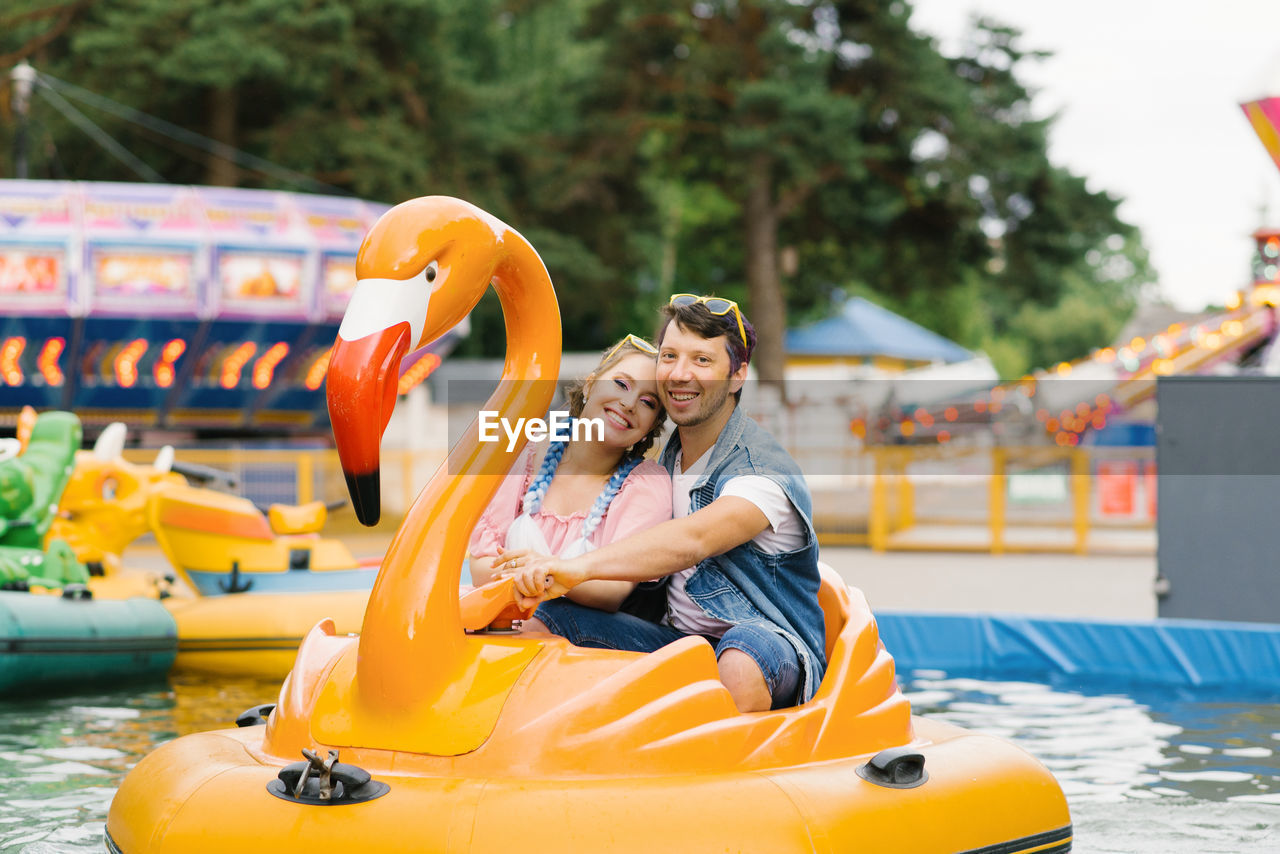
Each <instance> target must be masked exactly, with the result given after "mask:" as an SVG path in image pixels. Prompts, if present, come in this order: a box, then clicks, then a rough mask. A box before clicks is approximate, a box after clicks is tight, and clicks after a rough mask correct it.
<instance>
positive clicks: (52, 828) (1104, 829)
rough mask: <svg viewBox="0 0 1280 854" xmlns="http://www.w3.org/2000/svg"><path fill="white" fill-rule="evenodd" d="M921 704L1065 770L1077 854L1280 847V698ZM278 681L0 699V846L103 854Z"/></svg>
mask: <svg viewBox="0 0 1280 854" xmlns="http://www.w3.org/2000/svg"><path fill="white" fill-rule="evenodd" d="M903 687H904V690H906V691H907V693H908V695H909V696H910V697H911V700H912V703H913V705H914V706H915V708H916V710H917V712H918V713H923V714H927V715H930V716H936V717H939V718H942V719H944V720H947V721H949V722H951V723H955V724H958V725H960V726H963V727H965V728H967V729H971V730H979V731H983V732H987V733H991V734H993V735H997V736H999V737H1001V738H1006V739H1009V740H1011V741H1013V742H1015V743H1017V744H1019V745H1021V746H1022V747H1024V748H1026V749H1027V750H1029V751H1030V752H1031V753H1033V754H1035V755H1036V756H1038V757H1039V758H1040V759H1041V760H1042V761H1043V762H1044V763H1045V764H1046V765H1048V766H1049V768H1051V769H1052V770H1053V772H1054V774H1055V775H1057V777H1058V780H1059V781H1060V782H1061V783H1062V787H1063V789H1064V791H1065V792H1066V794H1067V798H1068V800H1069V802H1070V804H1071V812H1072V818H1073V821H1074V823H1075V829H1076V844H1075V850H1076V851H1080V852H1091V854H1092V853H1093V852H1098V854H1112V852H1115V853H1116V854H1129V852H1143V854H1147V853H1148V852H1224V854H1228V853H1229V854H1241V853H1242V852H1254V851H1257V852H1275V851H1280V756H1278V754H1280V708H1277V707H1276V706H1275V705H1274V704H1273V703H1272V702H1271V699H1272V698H1265V697H1256V698H1249V699H1241V700H1227V699H1224V698H1221V697H1218V696H1214V695H1195V694H1189V693H1176V692H1168V691H1143V690H1137V689H1135V690H1132V691H1130V692H1127V693H1119V692H1111V691H1109V690H1106V689H1104V688H1100V687H1093V688H1090V689H1085V690H1081V689H1079V688H1078V687H1076V688H1071V689H1068V688H1063V687H1055V686H1051V685H1046V684H1041V683H1037V682H1021V681H1017V682H1015V681H990V680H977V679H966V678H954V677H950V678H949V677H947V676H946V675H945V674H941V673H935V672H926V671H918V672H916V673H914V674H911V678H910V679H909V680H907V681H906V682H904V685H903ZM276 693H277V685H275V684H274V683H268V682H261V681H254V680H224V681H222V682H219V683H210V682H201V681H193V680H185V679H184V680H174V681H171V682H170V683H167V684H165V685H161V686H155V687H151V688H146V689H141V690H138V689H134V690H128V691H119V692H115V693H102V694H86V695H82V696H76V697H68V698H53V699H44V700H38V701H37V700H33V701H22V702H0V854H83V852H95V854H97V852H101V850H102V824H103V821H104V820H105V818H106V814H107V809H108V807H109V806H110V804H111V797H112V795H113V794H114V793H115V789H116V786H117V785H119V782H120V779H121V778H122V777H123V776H124V774H125V772H126V771H127V770H128V769H129V768H131V767H132V766H133V765H134V764H135V763H136V762H137V761H138V760H139V759H141V758H142V756H143V755H145V754H146V753H147V752H148V751H149V750H151V749H152V748H153V747H155V746H156V745H158V744H160V743H161V742H163V741H166V740H168V739H171V738H175V737H177V736H179V735H184V734H186V733H190V732H198V731H200V730H205V729H215V728H219V727H225V726H231V725H232V721H233V720H234V718H235V716H236V715H238V714H239V713H240V712H242V711H244V710H245V709H247V708H249V707H250V706H254V705H257V704H258V703H262V702H272V701H274V699H275V695H276Z"/></svg>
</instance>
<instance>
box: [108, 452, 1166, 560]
mask: <svg viewBox="0 0 1280 854" xmlns="http://www.w3.org/2000/svg"><path fill="white" fill-rule="evenodd" d="M837 451H838V453H839V454H840V456H839V458H838V459H839V465H836V464H835V463H834V462H833V463H831V464H828V465H824V464H822V463H821V460H822V459H824V455H823V453H822V449H818V448H812V447H810V448H806V449H804V450H803V453H802V455H801V456H799V457H798V459H800V460H801V465H802V466H804V467H805V468H806V474H807V476H808V478H809V482H810V486H811V488H812V489H813V491H814V499H815V518H814V521H815V525H816V527H817V529H818V536H819V540H820V541H821V542H822V544H823V545H826V546H838V545H863V546H867V547H870V548H871V549H873V550H875V551H892V550H917V551H921V550H928V551H970V552H973V551H977V552H988V553H991V554H1004V553H1014V552H1067V553H1075V554H1085V553H1089V552H1136V553H1143V552H1150V551H1152V550H1153V549H1154V543H1155V534H1154V496H1153V494H1152V490H1153V489H1154V482H1155V481H1154V474H1153V471H1152V469H1153V466H1154V455H1153V452H1152V449H1150V448H1146V449H1140V448H1117V449H1099V448H1090V449H1082V448H1058V447H1034V448H1017V447H996V448H968V449H964V448H957V447H937V446H933V447H923V446H922V447H913V446H894V447H882V448H872V449H867V450H861V451H858V452H854V453H850V452H849V450H848V449H847V448H842V449H833V452H837ZM125 455H126V457H127V458H129V459H130V460H131V461H132V462H135V463H145V462H150V461H151V460H152V459H154V457H155V451H151V450H130V451H127V452H126V454H125ZM177 459H178V460H179V461H180V462H188V463H194V464H197V465H202V466H207V467H209V468H213V469H218V470H222V471H225V472H227V473H229V474H231V475H233V476H234V477H235V478H236V479H237V480H238V482H239V483H238V486H237V491H238V492H239V493H240V494H243V495H246V496H247V497H249V498H251V499H253V500H255V501H257V502H258V503H260V504H268V503H272V502H281V503H298V504H302V503H306V502H307V501H311V500H315V499H320V500H324V501H329V502H333V501H339V500H342V499H345V498H346V496H347V488H346V483H345V480H344V478H343V476H342V470H341V467H340V466H339V464H338V458H337V454H336V452H334V451H332V450H325V449H299V450H283V449H282V450H243V449H202V448H191V449H179V450H178V452H177ZM831 459H832V460H836V459H837V458H835V457H832V458H831ZM443 460H444V453H443V451H397V450H387V451H384V452H383V457H382V496H383V499H382V500H383V508H384V522H383V523H382V525H380V526H379V528H386V529H387V530H388V531H393V530H394V525H395V524H396V523H397V522H398V520H399V517H400V516H402V515H403V513H404V512H405V510H407V509H408V507H409V506H410V504H412V502H413V500H414V498H415V497H416V496H417V493H418V491H419V490H420V489H421V488H422V486H423V485H424V484H426V482H427V480H428V479H429V478H430V476H431V474H432V473H433V472H434V471H435V470H436V468H437V467H438V466H439V465H440V464H441V462H442V461H443ZM1108 465H1111V466H1119V467H1120V468H1121V469H1124V471H1125V472H1128V473H1127V474H1121V475H1115V474H1114V473H1106V472H1103V471H1102V469H1104V468H1105V467H1106V466H1108ZM1126 467H1127V468H1126ZM1099 475H1102V476H1101V477H1100V476H1099ZM1148 475H1151V476H1148ZM1117 478H1120V479H1119V480H1117ZM1125 478H1128V480H1125ZM1135 478H1136V480H1135ZM1130 481H1133V482H1130ZM1029 484H1030V485H1031V486H1033V487H1034V488H1032V489H1030V490H1028V485H1029ZM1037 484H1039V485H1037ZM1046 485H1047V486H1049V487H1052V488H1050V489H1046V488H1045V486H1046ZM1117 489H1119V490H1120V491H1119V492H1118V493H1117ZM1125 489H1128V490H1129V493H1128V494H1126V493H1125V492H1124V490H1125ZM1028 496H1030V498H1029V497H1028ZM1117 496H1118V498H1117ZM1126 502H1127V503H1126ZM1117 508H1118V509H1119V510H1120V511H1121V512H1118V513H1117V512H1116V511H1117ZM1126 511H1127V512H1126ZM344 518H349V519H350V518H351V514H345V516H344V514H341V513H336V514H334V516H333V519H334V524H336V525H339V526H342V525H344V524H345V523H344V522H342V521H341V520H343V519H344ZM351 524H352V525H353V526H354V520H353V519H351Z"/></svg>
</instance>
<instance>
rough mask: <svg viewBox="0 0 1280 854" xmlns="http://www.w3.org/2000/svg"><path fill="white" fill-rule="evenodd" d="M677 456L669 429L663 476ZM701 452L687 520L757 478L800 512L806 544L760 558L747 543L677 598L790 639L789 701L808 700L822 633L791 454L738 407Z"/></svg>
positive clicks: (799, 477) (805, 504)
mask: <svg viewBox="0 0 1280 854" xmlns="http://www.w3.org/2000/svg"><path fill="white" fill-rule="evenodd" d="M679 450H680V432H679V430H677V431H676V432H675V433H674V434H673V435H672V437H671V440H670V441H668V442H667V446H666V448H664V449H663V451H662V464H663V465H664V466H666V467H667V470H668V471H670V472H674V471H675V460H676V454H677V453H678V452H679ZM709 453H710V454H711V459H710V460H708V461H707V468H706V471H705V472H703V475H702V477H700V478H699V479H698V481H697V483H695V484H694V486H693V489H692V490H691V493H690V506H689V512H690V513H691V514H692V513H696V512H697V511H699V510H701V509H702V508H703V507H706V506H707V505H708V504H710V503H711V502H712V501H715V500H716V499H717V498H719V497H720V491H721V490H722V489H723V488H724V485H725V484H726V483H728V481H729V479H730V478H732V477H736V476H741V475H762V476H764V477H767V478H769V479H770V480H772V481H774V482H775V483H777V484H778V485H779V486H781V487H782V490H783V492H785V493H786V495H787V497H788V498H789V499H791V503H792V504H794V505H795V507H796V509H798V510H799V511H800V516H801V518H802V519H803V520H804V525H805V529H806V531H807V537H808V541H807V542H806V544H805V545H804V546H802V547H801V548H799V549H797V550H795V551H790V552H782V553H780V554H768V553H766V552H763V551H760V550H759V549H758V548H756V546H755V544H753V543H752V542H751V541H750V540H748V541H747V542H745V543H743V544H742V545H739V546H735V547H734V548H732V549H730V550H729V551H727V552H725V553H724V554H719V555H715V556H713V557H709V558H707V559H706V560H704V561H702V562H701V563H699V564H698V567H697V570H696V571H695V572H694V573H693V574H692V575H690V576H689V579H688V581H687V582H686V584H685V592H686V593H688V594H689V598H690V599H692V600H693V601H694V602H695V603H696V604H697V605H698V607H700V608H702V610H703V611H705V612H706V613H707V614H709V615H710V616H712V617H715V618H717V619H720V620H724V621H725V622H727V623H733V624H735V625H738V624H744V623H768V624H770V625H771V627H772V628H773V629H774V630H775V631H777V632H778V633H779V634H781V635H782V636H783V637H785V638H786V639H787V640H788V641H790V642H791V644H792V645H793V646H794V647H795V648H796V653H797V654H798V655H799V658H800V665H801V669H802V670H803V675H802V678H801V682H800V692H799V696H798V698H797V703H804V702H808V701H809V700H810V699H811V698H812V697H813V695H814V692H815V691H817V690H818V683H819V682H820V681H821V680H822V674H823V672H824V671H825V670H826V666H827V662H826V654H825V649H826V634H825V633H826V628H825V624H824V622H823V616H822V608H821V606H819V605H818V584H819V580H820V579H819V576H818V537H817V534H815V533H814V530H813V521H812V516H813V501H812V499H811V498H810V497H809V487H808V485H807V484H806V483H805V480H804V475H803V474H802V473H801V472H800V467H799V466H797V465H796V462H795V460H793V459H791V455H790V454H788V453H787V452H786V451H785V450H783V448H782V446H781V445H779V444H778V441H777V440H776V439H774V438H773V436H771V435H770V434H769V433H768V432H767V431H765V430H764V429H763V428H762V427H760V425H758V424H756V422H755V421H752V420H751V419H750V418H748V417H747V416H745V415H743V414H742V411H741V410H740V409H736V408H735V409H734V411H733V414H732V415H731V416H729V421H728V423H727V424H725V426H724V429H723V430H722V431H721V432H720V437H719V438H718V439H716V443H715V445H714V446H713V447H712V449H711V450H710V451H709Z"/></svg>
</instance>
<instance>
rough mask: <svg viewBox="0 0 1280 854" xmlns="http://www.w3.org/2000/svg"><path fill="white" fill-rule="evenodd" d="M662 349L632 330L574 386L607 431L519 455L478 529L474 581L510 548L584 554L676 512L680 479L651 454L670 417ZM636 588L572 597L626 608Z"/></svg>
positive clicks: (572, 404) (574, 394) (582, 591)
mask: <svg viewBox="0 0 1280 854" xmlns="http://www.w3.org/2000/svg"><path fill="white" fill-rule="evenodd" d="M656 356H657V348H655V347H654V346H653V345H652V344H650V343H649V342H648V341H645V340H644V339H643V338H639V337H637V336H635V335H628V336H627V337H625V338H623V339H622V340H621V341H619V342H618V343H617V344H615V345H614V346H613V347H612V348H610V349H609V350H608V351H607V352H606V353H605V355H604V357H603V358H602V359H601V360H600V363H599V364H598V365H596V368H595V370H593V371H592V372H591V373H590V374H588V375H587V376H586V377H585V378H583V379H582V380H580V381H579V382H578V383H576V384H575V385H574V386H573V387H572V388H571V389H570V391H569V414H570V416H571V417H573V418H582V419H592V420H599V422H600V423H602V424H603V425H604V435H603V437H596V436H595V435H591V431H582V433H583V434H584V435H582V436H581V438H578V439H574V440H570V441H566V442H554V441H551V442H546V443H543V444H540V445H537V446H534V445H530V446H529V447H527V448H525V450H524V451H523V453H521V454H520V456H518V457H517V458H516V460H515V462H514V463H513V464H512V467H511V472H510V474H509V475H508V476H507V478H506V479H505V480H504V481H503V484H502V486H501V487H499V489H498V493H497V494H496V495H495V496H494V498H493V501H491V502H490V504H489V507H488V509H486V510H485V513H484V516H482V517H481V519H480V522H479V523H478V524H477V525H476V529H475V531H474V532H473V533H472V536H471V548H470V551H471V578H472V582H473V583H474V584H476V585H480V584H484V583H485V582H487V581H489V580H490V579H491V578H492V577H493V572H492V569H491V568H492V566H493V562H494V560H495V559H496V558H497V557H498V556H499V555H501V554H503V553H505V552H512V551H521V552H529V553H531V554H537V555H556V556H559V557H564V558H569V557H577V556H578V555H582V554H585V553H586V552H589V551H592V550H594V549H596V548H598V547H600V546H602V545H605V544H607V543H611V542H614V541H616V540H620V539H624V538H626V537H628V536H630V535H631V534H633V533H636V532H638V531H642V530H644V529H646V528H650V527H652V526H654V525H656V524H658V523H659V522H665V521H667V520H668V519H670V518H671V477H670V475H669V474H667V470H666V469H665V468H664V467H663V466H661V465H659V464H658V463H656V462H653V461H651V460H645V459H644V455H645V452H646V451H648V450H649V448H651V447H653V443H654V442H655V441H656V440H657V438H658V436H659V435H660V434H661V432H662V426H663V422H664V421H665V420H666V414H665V412H664V410H663V407H662V402H661V400H660V398H659V396H658V386H657V382H656V380H655V370H656V365H657V362H656ZM588 436H590V438H588ZM517 560H519V559H517ZM634 586H635V585H634V584H632V583H631V582H625V581H599V582H590V583H587V584H582V585H579V586H578V587H576V588H574V590H573V591H572V592H571V593H570V594H569V598H570V599H572V600H573V601H575V602H577V603H578V604H580V605H587V606H589V607H592V608H598V609H600V610H604V611H616V610H617V609H618V606H619V605H621V604H622V601H623V600H624V599H625V598H626V597H627V595H628V594H629V593H630V592H631V590H632V588H633V587H634Z"/></svg>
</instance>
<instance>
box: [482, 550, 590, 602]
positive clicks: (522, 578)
mask: <svg viewBox="0 0 1280 854" xmlns="http://www.w3.org/2000/svg"><path fill="white" fill-rule="evenodd" d="M574 564H575V561H574V560H563V559H561V558H558V557H553V556H551V555H544V554H539V553H537V552H531V551H529V550H527V549H515V550H511V551H504V552H503V553H502V554H501V555H499V556H498V558H497V559H496V560H495V561H494V562H493V568H494V570H495V571H496V572H497V576H498V577H499V578H508V577H509V578H514V579H515V584H516V592H517V593H518V594H519V595H520V596H521V597H522V598H521V599H520V601H519V604H520V607H522V608H529V607H532V606H533V605H536V604H537V603H539V602H545V601H546V600H548V599H557V598H559V597H561V596H563V595H564V594H566V593H568V592H569V591H570V590H572V589H573V588H574V587H577V586H578V585H579V584H581V583H582V582H583V581H585V580H586V574H585V572H584V571H583V570H582V569H581V568H579V567H577V566H575V565H574Z"/></svg>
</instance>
